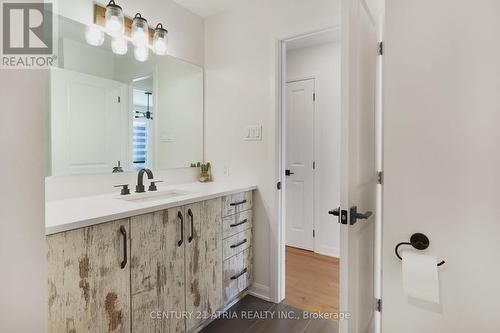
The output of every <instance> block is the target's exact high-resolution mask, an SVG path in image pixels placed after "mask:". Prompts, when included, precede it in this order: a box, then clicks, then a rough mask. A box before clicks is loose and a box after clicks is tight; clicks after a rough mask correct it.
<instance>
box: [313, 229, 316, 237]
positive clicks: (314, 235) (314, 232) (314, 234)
mask: <svg viewBox="0 0 500 333" xmlns="http://www.w3.org/2000/svg"><path fill="white" fill-rule="evenodd" d="M314 237H316V230H314V229H313V238H314Z"/></svg>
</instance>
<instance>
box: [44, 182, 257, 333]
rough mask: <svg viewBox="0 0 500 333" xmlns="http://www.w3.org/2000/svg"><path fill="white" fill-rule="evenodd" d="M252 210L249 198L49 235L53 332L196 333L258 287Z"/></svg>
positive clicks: (222, 199) (208, 202)
mask: <svg viewBox="0 0 500 333" xmlns="http://www.w3.org/2000/svg"><path fill="white" fill-rule="evenodd" d="M243 201H244V202H243ZM251 207H252V193H251V192H242V193H238V194H234V195H231V196H226V197H219V198H215V199H211V200H206V201H201V202H196V203H193V204H189V205H186V206H182V207H175V208H170V209H168V210H162V211H157V212H154V213H150V214H145V215H140V216H134V217H131V218H129V219H124V220H119V221H113V222H106V223H103V224H99V225H96V226H91V227H87V228H83V229H77V230H72V231H67V232H62V233H59V234H54V235H50V236H47V244H48V253H47V260H48V263H49V281H48V282H49V333H53V332H57V333H58V332H67V333H79V332H133V333H142V332H168V333H174V332H175V333H183V332H192V331H195V330H198V329H199V327H200V325H202V324H203V323H204V322H205V321H206V320H207V319H210V318H211V315H212V314H213V313H215V312H216V311H217V310H219V309H221V308H222V307H223V306H224V304H227V302H229V301H231V300H232V299H234V298H235V297H236V296H238V294H239V293H241V292H242V291H244V290H245V289H246V288H248V286H249V285H250V283H251V277H252V255H251V243H252V231H251V226H252V212H251V210H250V209H251ZM228 214H229V215H228ZM223 216H224V224H223ZM223 239H224V240H223ZM243 240H245V242H243ZM242 242H243V243H242ZM233 243H235V244H233ZM236 243H241V244H239V245H238V244H236ZM226 247H227V249H226Z"/></svg>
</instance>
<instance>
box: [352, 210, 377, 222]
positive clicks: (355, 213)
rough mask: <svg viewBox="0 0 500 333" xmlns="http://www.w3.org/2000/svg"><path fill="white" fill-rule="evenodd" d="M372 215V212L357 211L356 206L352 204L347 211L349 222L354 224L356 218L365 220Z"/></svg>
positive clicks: (356, 220)
mask: <svg viewBox="0 0 500 333" xmlns="http://www.w3.org/2000/svg"><path fill="white" fill-rule="evenodd" d="M372 215H373V213H372V212H366V213H358V207H356V206H353V207H351V209H350V211H349V224H350V225H354V224H356V222H358V220H367V219H369V218H370V216H372Z"/></svg>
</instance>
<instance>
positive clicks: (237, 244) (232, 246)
mask: <svg viewBox="0 0 500 333" xmlns="http://www.w3.org/2000/svg"><path fill="white" fill-rule="evenodd" d="M246 242H247V239H246V238H245V239H244V240H242V241H241V242H239V243H236V244H233V245H231V248H232V249H234V248H235V247H238V246H242V245H243V244H245V243H246Z"/></svg>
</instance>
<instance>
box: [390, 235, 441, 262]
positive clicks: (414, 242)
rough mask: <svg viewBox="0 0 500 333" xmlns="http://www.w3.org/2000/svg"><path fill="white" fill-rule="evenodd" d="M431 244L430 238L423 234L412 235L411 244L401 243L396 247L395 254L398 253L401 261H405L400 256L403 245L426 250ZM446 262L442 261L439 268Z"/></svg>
mask: <svg viewBox="0 0 500 333" xmlns="http://www.w3.org/2000/svg"><path fill="white" fill-rule="evenodd" d="M429 244H430V241H429V238H428V237H427V236H426V235H424V234H421V233H415V234H413V235H411V237H410V242H409V243H408V242H401V243H399V244H398V245H396V248H395V249H394V252H396V256H397V257H398V258H399V259H400V260H403V258H401V256H400V255H399V252H398V250H399V247H400V246H401V245H411V246H413V247H414V248H415V249H417V250H425V249H427V248H428V247H429ZM444 263H445V261H444V260H442V261H441V262H440V263H439V264H437V265H438V266H442V265H444Z"/></svg>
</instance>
